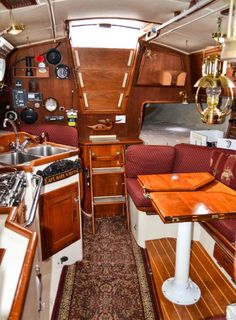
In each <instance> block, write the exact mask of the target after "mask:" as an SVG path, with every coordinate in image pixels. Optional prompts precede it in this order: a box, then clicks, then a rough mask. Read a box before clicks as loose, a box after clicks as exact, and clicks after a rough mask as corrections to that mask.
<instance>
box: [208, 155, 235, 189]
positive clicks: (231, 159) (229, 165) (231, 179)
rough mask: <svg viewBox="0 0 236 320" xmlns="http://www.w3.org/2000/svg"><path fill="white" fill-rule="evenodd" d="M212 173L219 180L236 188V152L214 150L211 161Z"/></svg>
mask: <svg viewBox="0 0 236 320" xmlns="http://www.w3.org/2000/svg"><path fill="white" fill-rule="evenodd" d="M210 173H211V174H213V175H214V176H215V178H216V179H217V180H218V181H221V182H222V183H224V184H225V185H227V186H229V187H231V188H232V189H234V190H235V189H236V154H232V153H231V154H226V153H225V152H222V151H218V150H214V151H213V153H212V157H211V162H210Z"/></svg>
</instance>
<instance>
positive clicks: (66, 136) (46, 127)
mask: <svg viewBox="0 0 236 320" xmlns="http://www.w3.org/2000/svg"><path fill="white" fill-rule="evenodd" d="M20 130H21V131H24V132H28V133H30V134H33V135H36V136H40V135H41V133H42V132H45V133H48V137H49V141H51V142H55V143H59V144H64V145H68V146H73V147H78V132H77V129H76V128H75V127H69V126H64V125H57V124H54V125H53V124H21V128H20Z"/></svg>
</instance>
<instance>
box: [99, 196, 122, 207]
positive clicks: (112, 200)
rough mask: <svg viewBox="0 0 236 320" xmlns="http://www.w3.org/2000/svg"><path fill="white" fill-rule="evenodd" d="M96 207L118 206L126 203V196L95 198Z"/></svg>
mask: <svg viewBox="0 0 236 320" xmlns="http://www.w3.org/2000/svg"><path fill="white" fill-rule="evenodd" d="M93 201H94V205H104V204H114V203H115V204H116V203H125V202H126V199H125V196H122V195H117V196H100V197H94V198H93Z"/></svg>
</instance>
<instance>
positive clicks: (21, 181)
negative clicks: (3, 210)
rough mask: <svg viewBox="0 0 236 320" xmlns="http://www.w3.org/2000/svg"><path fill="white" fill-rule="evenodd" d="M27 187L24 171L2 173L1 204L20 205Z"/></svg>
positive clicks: (0, 181)
mask: <svg viewBox="0 0 236 320" xmlns="http://www.w3.org/2000/svg"><path fill="white" fill-rule="evenodd" d="M25 188H26V175H25V173H24V171H14V172H7V173H0V206H3V207H11V206H18V205H19V203H20V202H21V200H22V198H23V196H24V192H25Z"/></svg>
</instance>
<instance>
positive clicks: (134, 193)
mask: <svg viewBox="0 0 236 320" xmlns="http://www.w3.org/2000/svg"><path fill="white" fill-rule="evenodd" d="M126 185H127V191H128V193H129V195H130V197H131V198H132V200H133V202H134V203H135V206H136V207H137V208H141V207H142V208H144V207H152V204H151V200H150V199H149V198H145V197H144V195H143V188H142V187H141V186H140V184H139V182H138V181H137V179H136V178H127V179H126Z"/></svg>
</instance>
